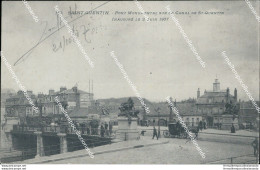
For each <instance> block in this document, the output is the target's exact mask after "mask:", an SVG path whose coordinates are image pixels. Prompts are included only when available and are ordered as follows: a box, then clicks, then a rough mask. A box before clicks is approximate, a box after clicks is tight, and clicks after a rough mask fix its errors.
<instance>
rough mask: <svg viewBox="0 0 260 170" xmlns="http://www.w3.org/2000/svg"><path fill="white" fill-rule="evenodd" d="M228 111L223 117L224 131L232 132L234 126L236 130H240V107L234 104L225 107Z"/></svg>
mask: <svg viewBox="0 0 260 170" xmlns="http://www.w3.org/2000/svg"><path fill="white" fill-rule="evenodd" d="M225 107H226V110H225V112H224V113H223V115H222V129H224V130H230V129H231V127H232V125H233V126H234V127H235V130H238V129H239V126H238V111H239V106H238V105H237V104H233V103H232V102H230V103H227V104H226V105H225Z"/></svg>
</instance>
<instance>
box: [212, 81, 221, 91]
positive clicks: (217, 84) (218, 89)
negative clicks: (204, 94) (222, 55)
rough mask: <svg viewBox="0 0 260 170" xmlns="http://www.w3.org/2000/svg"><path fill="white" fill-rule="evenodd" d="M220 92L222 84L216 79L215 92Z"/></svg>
mask: <svg viewBox="0 0 260 170" xmlns="http://www.w3.org/2000/svg"><path fill="white" fill-rule="evenodd" d="M219 91H220V83H219V81H218V79H215V82H214V83H213V92H219Z"/></svg>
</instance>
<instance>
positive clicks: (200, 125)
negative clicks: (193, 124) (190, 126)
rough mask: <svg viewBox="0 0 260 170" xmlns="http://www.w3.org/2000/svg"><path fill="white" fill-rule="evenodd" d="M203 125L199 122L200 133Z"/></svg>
mask: <svg viewBox="0 0 260 170" xmlns="http://www.w3.org/2000/svg"><path fill="white" fill-rule="evenodd" d="M202 128H203V125H202V121H200V122H199V129H200V131H202Z"/></svg>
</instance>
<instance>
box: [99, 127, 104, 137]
mask: <svg viewBox="0 0 260 170" xmlns="http://www.w3.org/2000/svg"><path fill="white" fill-rule="evenodd" d="M100 134H101V137H104V134H105V128H104V126H103V125H101V129H100Z"/></svg>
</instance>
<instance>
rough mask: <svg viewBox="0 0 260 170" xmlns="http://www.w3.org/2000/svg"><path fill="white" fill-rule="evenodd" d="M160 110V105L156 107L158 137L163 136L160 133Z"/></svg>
mask: <svg viewBox="0 0 260 170" xmlns="http://www.w3.org/2000/svg"><path fill="white" fill-rule="evenodd" d="M160 110H161V108H160V107H158V108H157V109H155V111H156V112H157V113H158V137H160V136H161V133H160Z"/></svg>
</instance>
